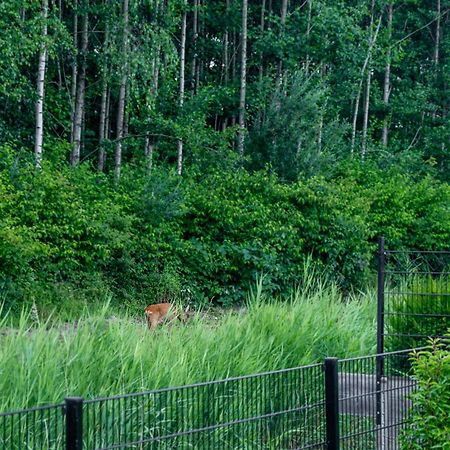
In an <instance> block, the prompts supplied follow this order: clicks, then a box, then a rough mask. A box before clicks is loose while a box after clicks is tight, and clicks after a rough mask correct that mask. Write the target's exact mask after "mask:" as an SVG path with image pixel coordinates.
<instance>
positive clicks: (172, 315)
mask: <svg viewBox="0 0 450 450" xmlns="http://www.w3.org/2000/svg"><path fill="white" fill-rule="evenodd" d="M144 312H145V316H146V317H147V324H148V327H149V328H150V329H151V330H154V329H155V328H156V327H157V326H158V325H159V324H160V323H163V322H165V321H172V320H174V319H178V320H180V321H184V320H185V319H186V311H185V312H184V313H180V312H178V311H177V308H176V306H175V305H174V304H173V303H157V304H156V305H148V306H147V308H145V310H144Z"/></svg>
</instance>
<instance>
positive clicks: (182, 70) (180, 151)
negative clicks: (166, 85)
mask: <svg viewBox="0 0 450 450" xmlns="http://www.w3.org/2000/svg"><path fill="white" fill-rule="evenodd" d="M184 4H185V6H186V5H187V0H185V1H184ZM186 16H187V11H186V8H185V10H184V12H183V19H182V22H181V45H180V86H179V106H180V113H182V110H183V105H184V75H185V64H186ZM182 171H183V140H182V139H178V140H177V174H178V175H181V172H182Z"/></svg>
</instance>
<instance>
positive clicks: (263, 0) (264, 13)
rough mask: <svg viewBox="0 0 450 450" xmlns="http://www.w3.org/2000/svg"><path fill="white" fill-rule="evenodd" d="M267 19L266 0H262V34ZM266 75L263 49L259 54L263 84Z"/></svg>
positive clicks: (260, 24) (260, 79)
mask: <svg viewBox="0 0 450 450" xmlns="http://www.w3.org/2000/svg"><path fill="white" fill-rule="evenodd" d="M265 19H266V0H261V18H260V21H259V31H260V33H261V36H262V35H263V34H264V27H265ZM263 76H264V53H263V51H261V53H260V54H259V84H260V85H262V80H263Z"/></svg>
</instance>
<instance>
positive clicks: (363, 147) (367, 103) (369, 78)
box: [361, 67, 372, 158]
mask: <svg viewBox="0 0 450 450" xmlns="http://www.w3.org/2000/svg"><path fill="white" fill-rule="evenodd" d="M371 81H372V70H371V68H370V67H369V69H368V71H367V83H366V98H365V102H364V121H363V133H362V142H361V156H362V158H364V157H365V155H366V151H367V130H368V126H369V106H370V85H371Z"/></svg>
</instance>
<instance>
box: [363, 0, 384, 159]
mask: <svg viewBox="0 0 450 450" xmlns="http://www.w3.org/2000/svg"><path fill="white" fill-rule="evenodd" d="M374 9H375V0H372V7H371V12H370V25H369V26H370V33H369V47H372V40H373V38H374V37H373V23H374V17H373V15H374ZM379 23H380V25H381V17H380V22H379ZM371 62H372V52H370V56H369V62H368V68H367V83H366V98H365V102H364V119H363V132H362V142H361V157H362V158H364V157H365V155H366V151H367V130H368V127H369V107H370V87H371V82H372V68H371Z"/></svg>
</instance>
